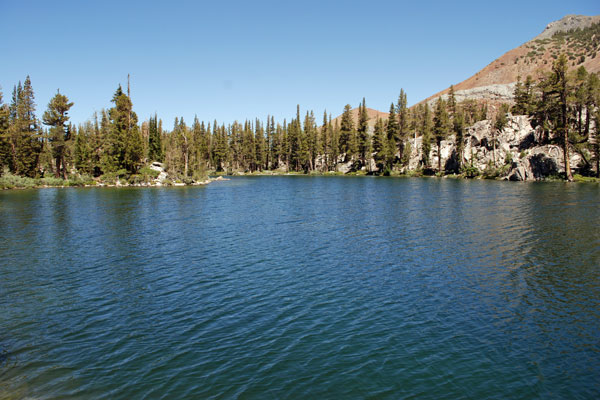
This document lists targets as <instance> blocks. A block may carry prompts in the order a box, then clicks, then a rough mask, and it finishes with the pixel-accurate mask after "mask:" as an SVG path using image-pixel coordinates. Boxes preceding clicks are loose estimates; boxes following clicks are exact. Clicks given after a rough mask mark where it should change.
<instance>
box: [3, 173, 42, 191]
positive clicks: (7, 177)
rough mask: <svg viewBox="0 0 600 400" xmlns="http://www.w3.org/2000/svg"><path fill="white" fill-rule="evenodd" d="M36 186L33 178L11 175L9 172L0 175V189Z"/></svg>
mask: <svg viewBox="0 0 600 400" xmlns="http://www.w3.org/2000/svg"><path fill="white" fill-rule="evenodd" d="M36 186H37V184H36V181H35V179H33V178H26V177H23V176H18V175H13V174H11V173H10V172H5V173H4V174H3V175H2V176H1V177H0V189H15V188H34V187H36Z"/></svg>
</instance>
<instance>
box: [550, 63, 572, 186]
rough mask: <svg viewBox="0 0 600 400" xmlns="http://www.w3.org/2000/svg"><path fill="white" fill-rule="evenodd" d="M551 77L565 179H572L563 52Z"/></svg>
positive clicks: (567, 89)
mask: <svg viewBox="0 0 600 400" xmlns="http://www.w3.org/2000/svg"><path fill="white" fill-rule="evenodd" d="M551 79H552V80H551V83H552V87H553V92H554V93H555V94H556V96H557V100H558V105H559V113H558V121H557V122H558V125H557V128H558V129H557V130H558V133H559V135H560V136H561V139H562V146H563V155H564V163H565V179H566V180H567V181H572V180H573V175H572V173H571V162H570V159H569V122H568V119H569V115H568V107H569V106H568V100H569V98H568V97H569V84H568V80H567V57H566V56H565V55H564V54H561V56H560V57H559V58H558V59H557V60H556V62H555V63H554V65H553V66H552V76H551Z"/></svg>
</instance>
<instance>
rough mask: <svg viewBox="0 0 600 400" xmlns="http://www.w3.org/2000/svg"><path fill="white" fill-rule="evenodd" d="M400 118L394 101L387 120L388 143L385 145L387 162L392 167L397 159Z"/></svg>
mask: <svg viewBox="0 0 600 400" xmlns="http://www.w3.org/2000/svg"><path fill="white" fill-rule="evenodd" d="M398 132H399V131H398V119H397V117H396V107H395V106H394V103H392V104H391V105H390V113H389V116H388V121H387V143H386V146H385V149H386V151H385V153H386V157H385V158H386V164H387V166H388V168H389V169H392V167H393V164H394V160H395V159H396V148H397V147H396V138H397V137H398Z"/></svg>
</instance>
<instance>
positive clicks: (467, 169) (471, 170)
mask: <svg viewBox="0 0 600 400" xmlns="http://www.w3.org/2000/svg"><path fill="white" fill-rule="evenodd" d="M462 173H463V175H464V176H465V177H467V178H475V177H476V176H479V175H480V172H479V169H477V167H475V166H464V167H463V169H462Z"/></svg>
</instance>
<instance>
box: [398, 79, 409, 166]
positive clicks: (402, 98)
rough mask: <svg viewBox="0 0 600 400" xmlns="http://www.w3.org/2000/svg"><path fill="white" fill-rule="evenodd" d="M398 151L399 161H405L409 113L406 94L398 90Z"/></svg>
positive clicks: (402, 90)
mask: <svg viewBox="0 0 600 400" xmlns="http://www.w3.org/2000/svg"><path fill="white" fill-rule="evenodd" d="M397 108H398V138H397V142H398V150H399V151H400V159H401V160H405V161H406V159H407V157H406V156H405V154H404V153H405V147H406V144H405V143H406V138H407V135H408V129H409V128H408V125H409V111H408V101H407V99H406V93H405V92H404V89H400V95H399V96H398V106H397Z"/></svg>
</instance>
